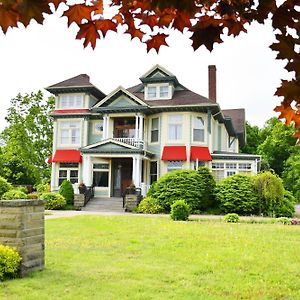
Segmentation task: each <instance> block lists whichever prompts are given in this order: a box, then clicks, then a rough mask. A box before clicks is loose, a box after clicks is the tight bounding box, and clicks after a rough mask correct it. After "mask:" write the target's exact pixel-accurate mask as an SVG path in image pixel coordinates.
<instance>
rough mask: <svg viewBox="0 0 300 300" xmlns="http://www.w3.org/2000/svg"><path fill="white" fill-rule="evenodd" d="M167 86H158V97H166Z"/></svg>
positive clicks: (167, 93) (167, 94)
mask: <svg viewBox="0 0 300 300" xmlns="http://www.w3.org/2000/svg"><path fill="white" fill-rule="evenodd" d="M168 96H169V87H168V86H167V85H162V86H160V87H159V98H168Z"/></svg>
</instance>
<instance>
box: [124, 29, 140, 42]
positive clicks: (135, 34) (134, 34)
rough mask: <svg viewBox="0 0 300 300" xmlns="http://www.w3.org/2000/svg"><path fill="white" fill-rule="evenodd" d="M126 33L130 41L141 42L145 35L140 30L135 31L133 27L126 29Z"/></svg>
mask: <svg viewBox="0 0 300 300" xmlns="http://www.w3.org/2000/svg"><path fill="white" fill-rule="evenodd" d="M126 33H128V34H130V36H131V39H134V38H138V39H139V40H140V41H142V39H143V37H144V35H145V33H144V32H143V31H141V30H140V29H137V28H135V27H131V28H128V29H127V30H126Z"/></svg>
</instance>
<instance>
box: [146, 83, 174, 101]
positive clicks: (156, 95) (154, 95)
mask: <svg viewBox="0 0 300 300" xmlns="http://www.w3.org/2000/svg"><path fill="white" fill-rule="evenodd" d="M145 98H146V100H159V99H170V89H169V85H167V84H163V85H162V84H158V85H148V86H147V88H146V94H145Z"/></svg>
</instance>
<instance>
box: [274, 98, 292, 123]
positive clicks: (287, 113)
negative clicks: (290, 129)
mask: <svg viewBox="0 0 300 300" xmlns="http://www.w3.org/2000/svg"><path fill="white" fill-rule="evenodd" d="M274 111H276V112H280V115H279V117H278V119H285V123H286V125H289V124H290V123H291V121H292V120H293V119H294V117H295V114H296V111H295V110H294V109H293V108H292V107H291V106H290V105H286V104H285V103H284V102H281V105H279V106H276V107H275V108H274Z"/></svg>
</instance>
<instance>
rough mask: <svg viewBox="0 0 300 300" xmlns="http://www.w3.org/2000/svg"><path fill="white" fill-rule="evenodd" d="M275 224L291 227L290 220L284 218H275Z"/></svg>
mask: <svg viewBox="0 0 300 300" xmlns="http://www.w3.org/2000/svg"><path fill="white" fill-rule="evenodd" d="M276 222H277V223H281V224H284V225H291V220H290V219H289V218H286V217H280V218H277V219H276Z"/></svg>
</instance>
